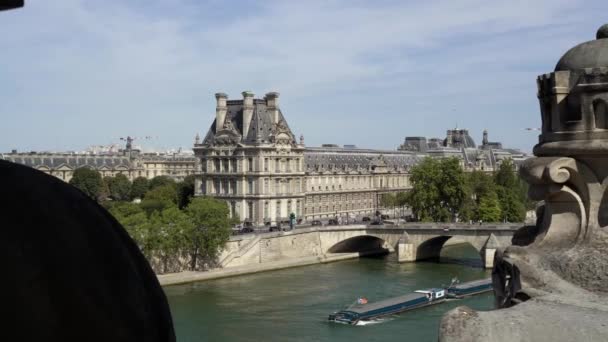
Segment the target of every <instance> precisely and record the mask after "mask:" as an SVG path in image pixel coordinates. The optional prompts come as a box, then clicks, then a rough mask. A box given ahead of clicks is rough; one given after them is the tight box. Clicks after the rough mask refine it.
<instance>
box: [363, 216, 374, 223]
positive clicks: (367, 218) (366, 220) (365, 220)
mask: <svg viewBox="0 0 608 342" xmlns="http://www.w3.org/2000/svg"><path fill="white" fill-rule="evenodd" d="M371 220H372V219H370V218H369V217H367V216H364V217H363V218H362V219H361V222H369V221H371Z"/></svg>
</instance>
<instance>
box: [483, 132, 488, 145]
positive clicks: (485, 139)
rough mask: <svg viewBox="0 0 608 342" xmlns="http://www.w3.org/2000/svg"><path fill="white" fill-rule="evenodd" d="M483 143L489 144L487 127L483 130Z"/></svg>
mask: <svg viewBox="0 0 608 342" xmlns="http://www.w3.org/2000/svg"><path fill="white" fill-rule="evenodd" d="M481 143H482V144H483V145H487V144H488V130H487V129H484V130H483V141H482V142H481Z"/></svg>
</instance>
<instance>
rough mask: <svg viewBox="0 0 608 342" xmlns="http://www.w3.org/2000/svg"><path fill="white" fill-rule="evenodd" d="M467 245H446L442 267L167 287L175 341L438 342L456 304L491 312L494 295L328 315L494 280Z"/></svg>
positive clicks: (388, 262) (366, 264)
mask: <svg viewBox="0 0 608 342" xmlns="http://www.w3.org/2000/svg"><path fill="white" fill-rule="evenodd" d="M489 276H490V273H489V271H486V270H484V269H482V268H481V267H480V260H479V256H478V254H477V252H476V251H475V250H474V249H473V248H472V247H471V246H468V245H455V246H448V247H445V248H444V249H443V251H442V259H441V262H440V263H437V262H418V263H405V264H399V263H397V262H396V259H395V256H394V255H388V256H383V257H371V258H360V259H354V260H347V261H341V262H335V263H330V264H321V265H312V266H306V267H298V268H292V269H286V270H279V271H273V272H266V273H258V274H252V275H244V276H239V277H233V278H225V279H218V280H212V281H206V282H200V283H193V284H188V285H179V286H170V287H166V288H165V292H166V294H167V297H168V299H169V304H170V306H171V311H172V314H173V321H174V326H175V330H176V334H177V340H178V341H182V342H187V341H437V336H438V327H439V321H440V319H441V316H442V315H443V314H444V313H445V312H446V311H448V310H449V309H452V308H454V307H456V306H459V305H468V306H470V307H472V308H474V309H477V310H490V309H492V307H493V297H492V294H484V295H479V296H476V297H471V298H468V299H463V300H455V301H449V302H445V303H443V304H439V305H434V306H430V307H427V308H422V309H419V310H415V311H410V312H405V313H401V314H399V315H395V316H390V317H387V318H383V319H380V320H378V321H375V322H372V323H371V324H366V325H363V326H349V325H342V324H336V323H329V322H328V321H327V315H328V314H330V313H331V312H333V311H336V310H338V309H341V308H342V307H344V306H346V305H348V304H350V303H352V302H353V301H355V300H356V298H357V297H359V296H364V297H366V298H368V299H369V300H370V301H375V300H380V299H385V298H388V297H392V296H397V295H401V294H405V293H409V292H412V291H414V290H418V289H422V288H427V287H436V286H441V285H442V284H446V283H449V281H450V279H451V278H452V277H458V278H459V279H460V280H461V281H467V280H473V279H480V278H483V277H489Z"/></svg>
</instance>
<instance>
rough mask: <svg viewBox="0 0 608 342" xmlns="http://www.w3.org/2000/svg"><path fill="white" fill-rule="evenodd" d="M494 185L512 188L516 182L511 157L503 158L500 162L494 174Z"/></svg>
mask: <svg viewBox="0 0 608 342" xmlns="http://www.w3.org/2000/svg"><path fill="white" fill-rule="evenodd" d="M494 180H495V182H496V185H498V186H502V187H505V188H513V187H515V186H516V184H517V177H516V176H515V167H514V166H513V162H512V161H511V159H505V160H503V161H502V162H501V163H500V166H499V167H498V171H496V174H495V175H494Z"/></svg>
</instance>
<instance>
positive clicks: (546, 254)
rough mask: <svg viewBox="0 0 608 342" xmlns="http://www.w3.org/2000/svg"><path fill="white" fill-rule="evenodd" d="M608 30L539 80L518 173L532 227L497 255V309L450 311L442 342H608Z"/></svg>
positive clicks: (443, 328)
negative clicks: (529, 142)
mask: <svg viewBox="0 0 608 342" xmlns="http://www.w3.org/2000/svg"><path fill="white" fill-rule="evenodd" d="M606 32H608V26H603V27H602V28H600V30H599V31H598V34H597V37H598V39H597V40H594V41H590V42H586V43H582V44H579V45H577V46H575V47H574V48H572V49H570V51H568V52H567V53H566V54H565V55H564V56H563V57H562V58H561V59H560V61H559V62H558V64H557V66H556V68H555V72H552V73H550V74H547V75H542V76H539V78H538V81H537V83H538V98H539V101H540V105H541V118H542V134H541V135H540V136H539V143H538V144H537V145H536V146H535V147H534V154H535V155H536V156H538V157H536V158H531V159H528V160H527V161H526V163H525V164H524V165H523V167H522V168H521V169H520V174H521V176H522V177H523V178H524V180H525V181H526V182H527V183H528V184H529V192H528V194H529V197H530V198H531V199H533V200H536V201H539V204H540V205H539V207H538V209H537V223H536V225H535V226H526V227H522V228H521V229H520V230H519V231H518V232H517V233H516V234H515V235H514V237H513V241H512V243H513V245H512V246H510V247H507V248H506V249H504V250H498V251H497V254H496V256H495V258H494V269H493V271H492V278H493V284H494V295H495V300H496V306H497V308H499V309H500V310H494V311H489V312H478V311H474V310H472V309H470V308H467V307H458V308H456V309H454V310H452V311H450V312H448V313H447V314H446V315H445V316H444V318H443V320H442V322H441V327H440V338H439V340H440V341H607V340H608V106H607V103H608V39H606V38H608V33H606Z"/></svg>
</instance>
